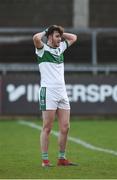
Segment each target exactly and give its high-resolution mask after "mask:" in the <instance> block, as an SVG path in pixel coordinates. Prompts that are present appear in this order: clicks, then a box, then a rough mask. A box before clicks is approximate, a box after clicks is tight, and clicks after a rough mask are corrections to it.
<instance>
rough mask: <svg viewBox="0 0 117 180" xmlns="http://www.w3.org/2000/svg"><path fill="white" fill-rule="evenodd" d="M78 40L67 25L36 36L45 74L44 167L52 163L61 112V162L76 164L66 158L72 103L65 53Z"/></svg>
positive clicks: (42, 94) (41, 96) (42, 99)
mask: <svg viewBox="0 0 117 180" xmlns="http://www.w3.org/2000/svg"><path fill="white" fill-rule="evenodd" d="M44 36H46V37H47V44H45V43H44V42H43V40H42V39H43V37H44ZM76 40H77V36H76V35H75V34H71V33H65V32H64V29H63V27H61V26H57V25H52V26H50V27H49V28H48V29H46V30H45V31H43V32H39V33H37V34H35V35H34V36H33V41H34V45H35V48H36V55H37V60H38V64H39V69H40V74H41V87H40V92H39V101H40V109H41V110H42V117H43V129H42V132H41V136H40V143H41V151H42V166H43V167H45V166H51V164H50V161H49V159H48V144H49V134H50V132H51V129H52V126H53V122H54V119H55V115H57V118H58V124H59V137H58V144H59V154H58V162H57V165H61V166H69V165H75V164H74V163H72V162H70V161H68V160H67V159H66V157H65V150H66V142H67V135H68V130H69V127H70V122H69V119H70V104H69V100H68V96H67V93H66V87H65V81H64V57H63V52H64V51H65V50H66V49H67V48H68V47H69V46H71V45H72V44H73V43H74V42H75V41H76Z"/></svg>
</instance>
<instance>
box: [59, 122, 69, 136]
mask: <svg viewBox="0 0 117 180" xmlns="http://www.w3.org/2000/svg"><path fill="white" fill-rule="evenodd" d="M69 128H70V126H69V124H68V123H66V124H64V125H63V126H62V128H61V133H63V134H66V133H68V131H69Z"/></svg>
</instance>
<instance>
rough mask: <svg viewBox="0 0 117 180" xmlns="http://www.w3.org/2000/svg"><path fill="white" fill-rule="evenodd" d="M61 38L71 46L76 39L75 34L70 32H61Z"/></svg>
mask: <svg viewBox="0 0 117 180" xmlns="http://www.w3.org/2000/svg"><path fill="white" fill-rule="evenodd" d="M63 38H64V39H65V40H67V42H68V44H69V45H70V46H71V45H72V44H73V43H74V42H75V41H76V40H77V35H75V34H72V33H63Z"/></svg>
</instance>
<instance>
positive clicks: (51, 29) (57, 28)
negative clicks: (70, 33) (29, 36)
mask: <svg viewBox="0 0 117 180" xmlns="http://www.w3.org/2000/svg"><path fill="white" fill-rule="evenodd" d="M54 31H57V32H58V33H59V34H60V36H62V35H63V32H64V28H63V27H62V26H58V25H52V26H50V27H49V28H48V31H47V32H46V36H47V38H48V36H49V35H51V34H53V33H54Z"/></svg>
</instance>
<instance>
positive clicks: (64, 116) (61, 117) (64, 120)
mask: <svg viewBox="0 0 117 180" xmlns="http://www.w3.org/2000/svg"><path fill="white" fill-rule="evenodd" d="M57 117H58V123H59V137H58V143H59V150H60V151H61V152H64V151H65V149H66V142H67V135H68V131H69V127H70V122H69V118H70V110H65V109H58V110H57Z"/></svg>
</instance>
